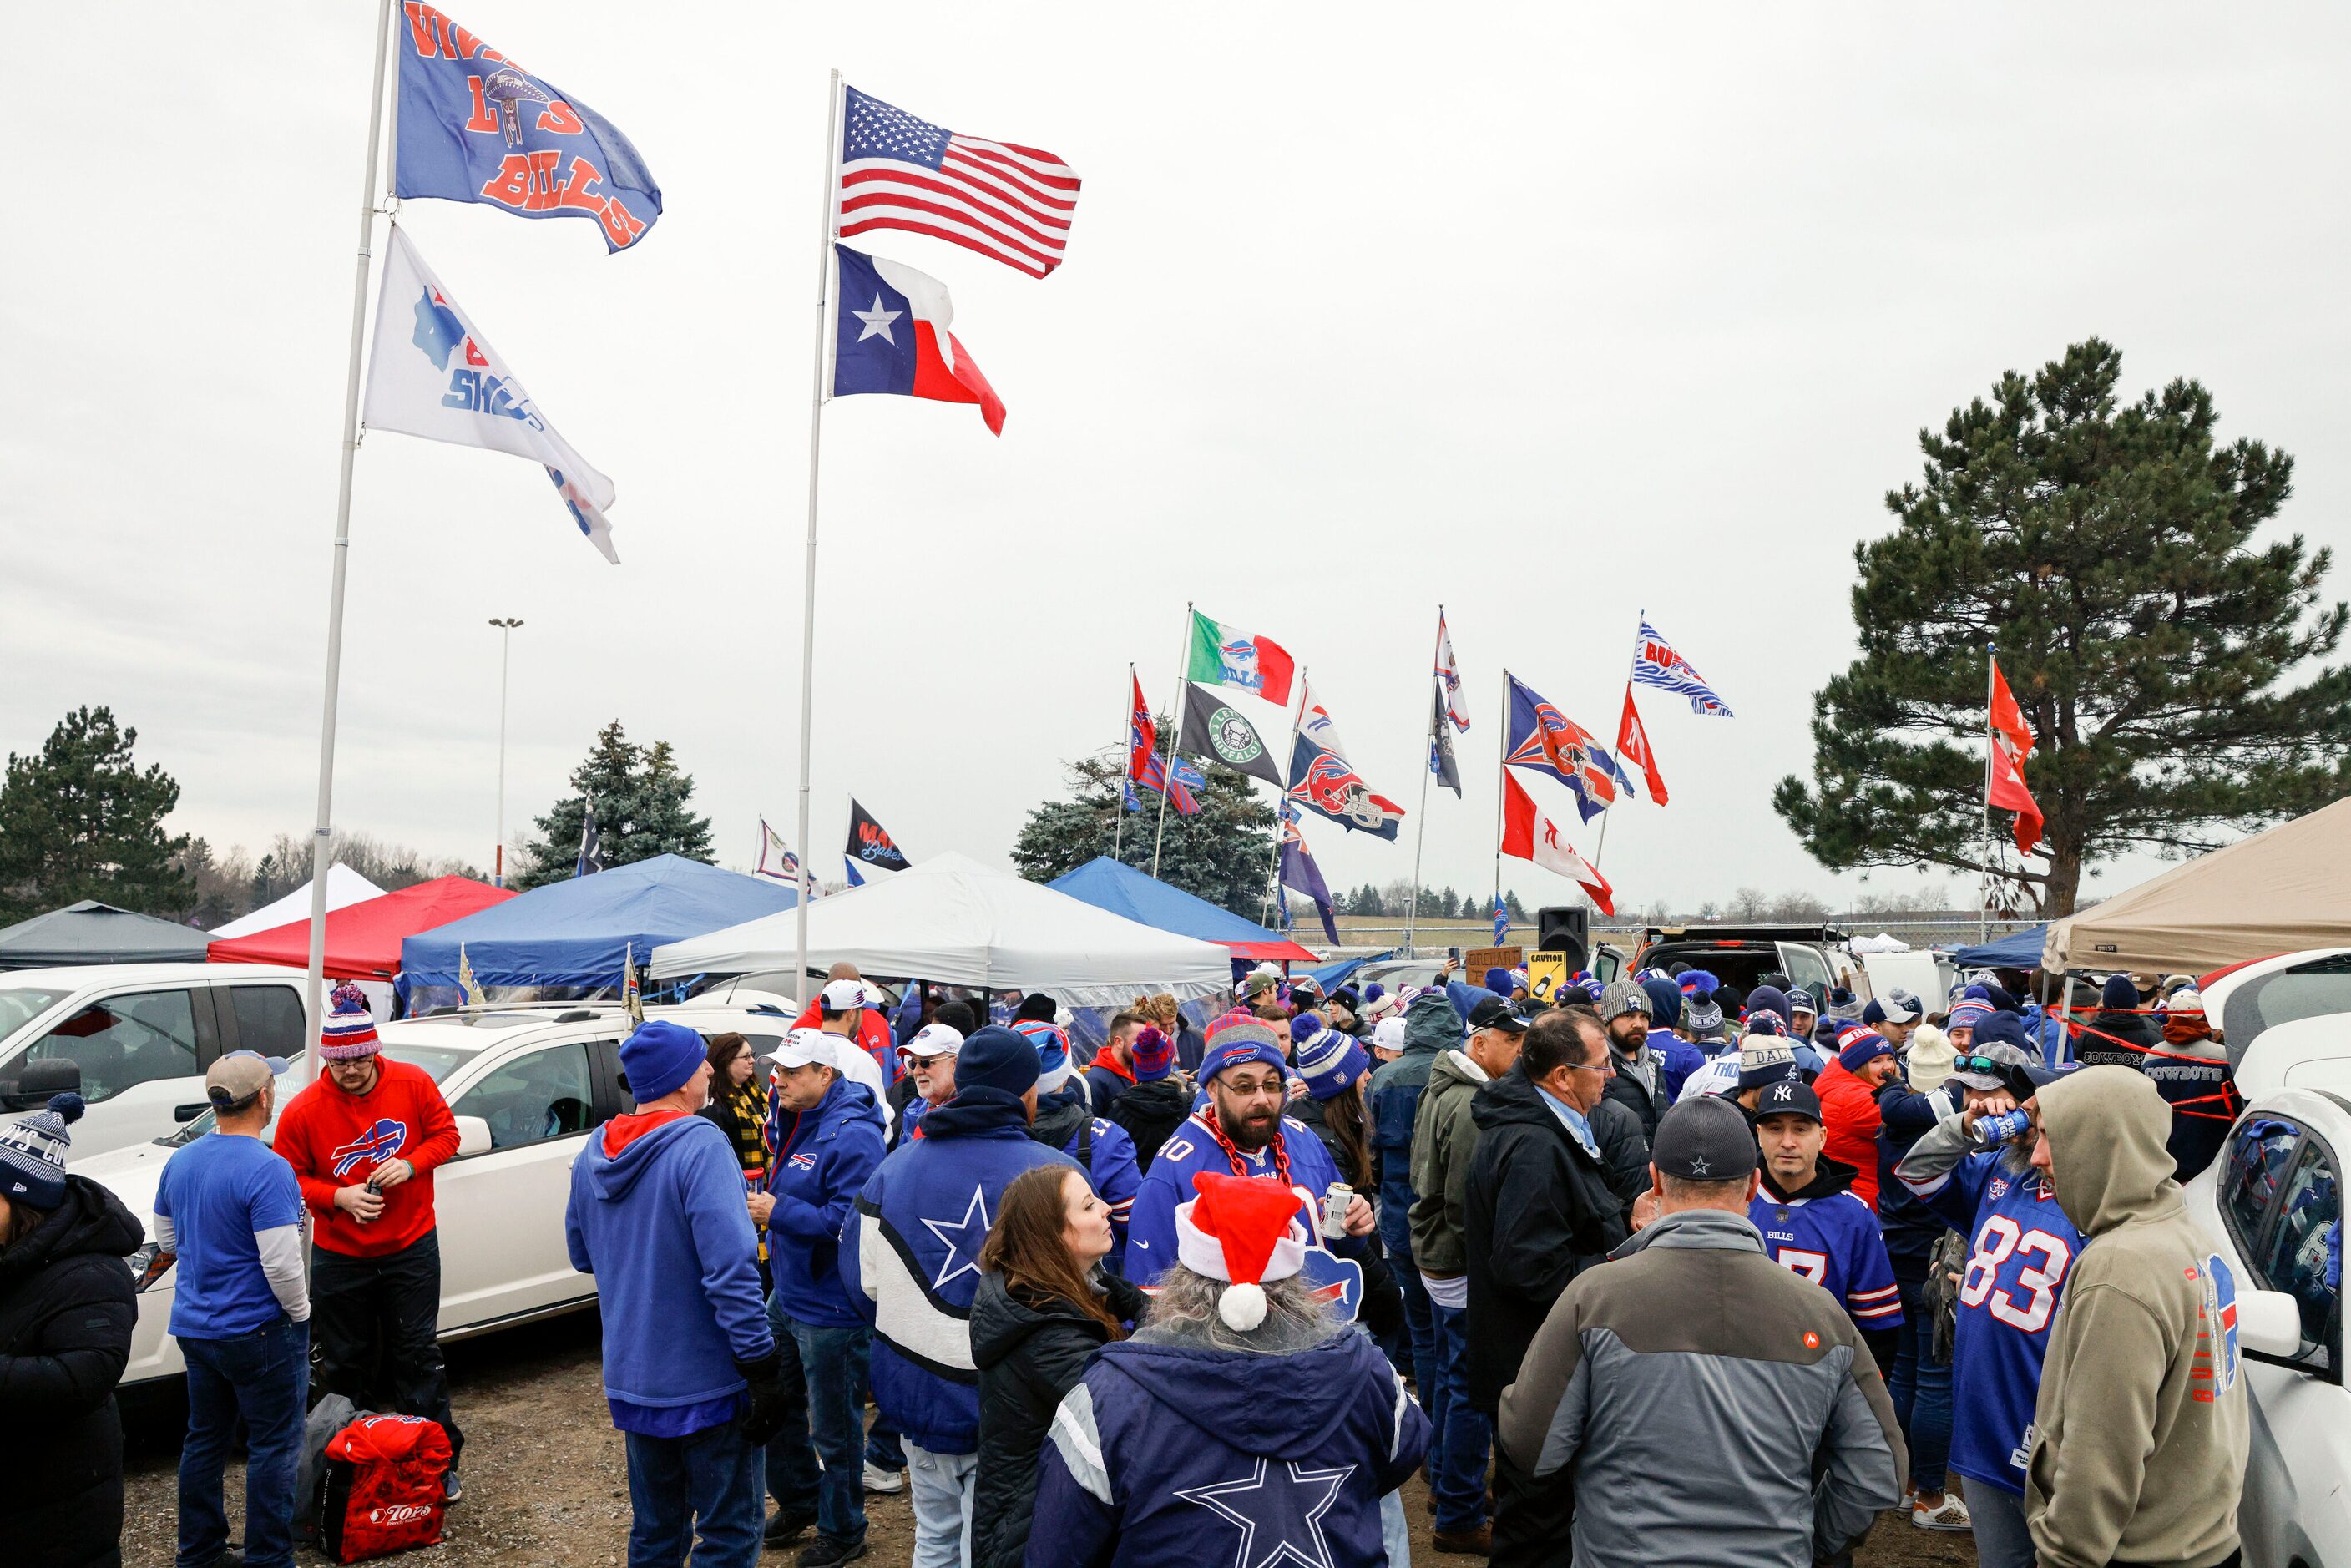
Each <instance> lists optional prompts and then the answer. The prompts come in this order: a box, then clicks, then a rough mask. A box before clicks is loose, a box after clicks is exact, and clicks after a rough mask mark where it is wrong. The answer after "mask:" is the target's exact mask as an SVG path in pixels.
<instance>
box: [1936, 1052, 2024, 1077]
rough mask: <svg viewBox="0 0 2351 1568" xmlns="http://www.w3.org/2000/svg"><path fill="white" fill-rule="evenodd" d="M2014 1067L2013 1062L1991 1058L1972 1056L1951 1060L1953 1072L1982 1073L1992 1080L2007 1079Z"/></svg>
mask: <svg viewBox="0 0 2351 1568" xmlns="http://www.w3.org/2000/svg"><path fill="white" fill-rule="evenodd" d="M2012 1065H2013V1064H2012V1063H2011V1062H2006V1061H1994V1060H1993V1059H1992V1058H1991V1057H1989V1056H1976V1055H1972V1054H1970V1055H1967V1056H1955V1057H1953V1058H1952V1059H1951V1071H1954V1072H1980V1073H1982V1074H1984V1075H1985V1076H1986V1077H1990V1078H2005V1077H2007V1076H2008V1073H2009V1069H2010V1068H2011V1066H2012Z"/></svg>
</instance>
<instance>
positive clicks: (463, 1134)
mask: <svg viewBox="0 0 2351 1568" xmlns="http://www.w3.org/2000/svg"><path fill="white" fill-rule="evenodd" d="M456 1121H457V1155H458V1157H459V1158H461V1159H462V1158H463V1157H465V1155H486V1154H488V1153H489V1152H490V1124H489V1123H488V1122H487V1121H486V1120H485V1119H483V1118H482V1117H480V1116H460V1117H458V1118H457V1119H456Z"/></svg>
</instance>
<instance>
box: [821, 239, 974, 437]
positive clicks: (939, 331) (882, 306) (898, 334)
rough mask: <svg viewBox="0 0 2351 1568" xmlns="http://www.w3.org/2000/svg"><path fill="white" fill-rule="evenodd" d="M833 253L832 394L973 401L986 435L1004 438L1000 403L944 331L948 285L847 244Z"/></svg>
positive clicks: (949, 308)
mask: <svg viewBox="0 0 2351 1568" xmlns="http://www.w3.org/2000/svg"><path fill="white" fill-rule="evenodd" d="M832 252H833V255H834V256H836V257H838V258H839V261H840V267H841V284H840V287H838V288H837V289H836V290H834V295H833V311H834V337H835V339H836V342H835V346H834V350H833V361H832V395H833V396H835V397H854V396H856V395H857V394H858V393H860V392H883V393H888V394H892V395H894V396H897V397H919V398H926V399H928V400H930V401H931V402H974V403H977V404H978V405H979V414H980V417H981V418H982V419H984V420H986V421H987V428H988V429H989V430H990V431H991V432H993V433H994V434H998V435H1001V434H1004V400H1003V399H1002V398H1000V397H998V396H997V395H996V389H995V388H994V387H992V386H989V385H988V384H987V377H986V376H984V375H982V374H981V373H980V370H979V366H978V365H977V364H976V363H974V362H973V361H972V357H971V354H970V352H969V351H968V350H966V349H965V348H964V346H963V344H962V343H961V342H960V341H958V340H956V335H955V334H954V333H953V332H950V331H949V330H947V327H948V325H949V324H950V323H951V322H953V321H954V320H955V302H954V301H953V300H951V299H949V298H947V288H946V284H944V283H941V282H940V281H939V280H938V279H937V278H935V277H929V276H928V275H926V274H925V273H920V272H916V271H915V270H914V268H913V267H906V266H904V265H902V264H900V263H898V262H894V261H885V260H883V258H882V257H880V256H867V255H866V254H865V253H864V252H863V251H858V250H852V249H850V248H849V247H848V246H845V245H836V246H833V247H832Z"/></svg>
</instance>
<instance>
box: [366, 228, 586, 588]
mask: <svg viewBox="0 0 2351 1568" xmlns="http://www.w3.org/2000/svg"><path fill="white" fill-rule="evenodd" d="M360 417H361V419H363V420H364V421H365V422H366V423H367V426H368V428H369V429H370V430H396V431H399V432H400V433H401V434H403V435H421V436H423V438H424V439H425V440H427V441H446V442H449V443H451V444H455V445H458V446H480V447H485V448H487V449H488V450H489V451H492V452H506V453H510V454H512V455H515V456H517V457H528V458H529V459H530V460H531V461H532V462H534V463H538V464H542V465H545V466H546V469H547V476H548V477H549V479H551V480H553V481H554V482H555V491H556V494H557V495H559V496H561V497H563V505H564V507H565V509H567V510H568V511H569V512H570V514H571V520H572V521H573V522H574V523H575V524H577V525H579V528H580V532H581V533H582V534H584V535H586V536H587V538H588V542H589V543H590V544H591V545H594V546H595V547H596V549H597V550H598V551H599V552H600V553H601V554H602V556H603V557H604V559H606V560H609V561H611V562H612V563H614V564H615V565H618V564H619V562H620V559H621V558H620V557H619V555H617V554H615V553H614V551H613V549H612V528H611V524H610V523H608V522H606V521H605V520H604V509H605V508H606V507H610V506H611V504H612V482H611V480H610V479H607V478H605V477H604V476H602V475H601V474H599V473H598V472H596V470H595V469H593V468H591V467H590V466H589V465H588V460H587V459H586V458H584V457H582V456H580V454H579V453H577V452H575V451H573V450H572V448H571V444H570V443H569V442H568V441H566V440H564V439H563V437H562V436H560V435H559V434H556V430H555V426H553V425H552V424H549V423H548V422H547V413H546V411H545V410H543V409H541V408H540V407H539V406H538V403H537V402H533V401H532V399H531V395H530V394H529V393H528V392H525V391H524V390H523V386H522V382H520V381H518V380H517V379H516V377H515V373H514V372H513V371H509V370H508V369H507V365H506V361H504V360H501V359H499V358H498V351H497V350H496V349H493V348H491V347H490V342H489V340H488V339H486V338H485V337H483V336H482V334H481V331H480V329H478V328H476V327H475V325H474V323H473V320H472V319H471V318H469V317H468V316H467V315H466V314H465V311H464V310H462V309H460V308H458V305H457V302H456V301H455V299H452V298H449V291H448V290H447V289H445V288H444V287H441V280H440V279H439V278H437V277H434V276H433V269H432V268H431V267H427V266H425V265H424V258H423V256H418V255H417V254H416V247H415V246H412V245H410V244H409V243H408V235H406V234H404V233H402V230H401V229H400V227H399V225H393V226H392V240H391V243H390V244H389V245H388V246H386V247H385V249H384V256H383V293H382V294H381V296H380V297H379V298H378V299H377V301H376V311H375V346H374V349H373V350H372V351H371V353H370V355H369V357H368V384H367V403H366V406H365V408H364V409H363V410H362V412H361V413H360Z"/></svg>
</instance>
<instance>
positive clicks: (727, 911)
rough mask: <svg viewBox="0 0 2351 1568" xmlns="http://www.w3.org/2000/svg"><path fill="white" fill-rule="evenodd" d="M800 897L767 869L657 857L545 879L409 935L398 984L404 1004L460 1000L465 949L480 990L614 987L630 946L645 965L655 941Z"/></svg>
mask: <svg viewBox="0 0 2351 1568" xmlns="http://www.w3.org/2000/svg"><path fill="white" fill-rule="evenodd" d="M798 899H799V892H798V890H797V889H795V888H792V887H789V886H786V885H784V884H782V883H774V882H770V881H768V880H767V879H766V878H764V877H756V876H746V875H744V874H743V873H740V872H732V871H721V870H719V869H718V868H717V867H716V866H709V865H705V864H703V863H702V862H700V861H690V860H686V859H684V857H683V856H679V855H655V856H653V858H652V859H651V860H642V861H635V862H631V863H630V864H628V865H622V866H615V867H613V868H612V869H611V870H610V871H602V872H598V873H594V874H593V875H590V876H582V877H573V878H571V879H569V880H568V881H565V882H555V883H548V884H547V885H546V886H545V887H537V888H533V889H532V890H531V891H530V892H528V893H526V894H522V895H521V896H520V897H518V898H511V899H508V900H507V902H506V903H504V904H495V905H493V906H491V907H490V908H488V909H485V910H483V911H481V912H480V913H479V914H477V915H467V916H466V917H465V919H463V920H453V921H451V922H450V923H449V924H448V925H439V926H435V927H434V929H432V930H430V931H423V932H419V933H418V934H417V935H415V936H411V937H408V938H406V939H405V940H403V941H402V943H401V945H400V978H399V981H398V982H397V985H396V987H395V988H396V989H397V990H398V991H399V993H400V998H401V1006H402V1011H404V1012H411V1013H413V1012H421V1011H423V1010H424V1009H426V1008H428V1007H436V1006H438V1007H446V1006H450V1005H453V1004H455V1003H456V1002H458V1001H460V1000H462V999H463V998H462V993H461V992H460V991H459V989H458V985H457V962H458V953H459V950H460V949H461V948H462V949H463V951H464V954H465V961H466V962H467V963H468V964H469V965H471V966H472V968H473V971H474V979H475V982H476V983H477V984H479V985H480V986H482V987H483V988H485V989H489V988H496V987H528V988H533V989H535V990H536V991H537V992H538V993H539V995H540V996H541V997H542V998H544V997H548V996H550V995H551V996H554V997H558V998H563V999H569V998H576V997H583V996H590V995H593V994H595V993H596V992H598V991H600V990H617V989H618V988H619V986H620V983H621V966H622V962H623V960H624V958H625V956H626V955H627V953H628V951H629V949H630V947H631V946H632V945H633V946H634V947H635V951H636V959H637V962H638V963H640V964H644V963H649V962H650V961H651V960H652V958H653V948H654V947H656V946H659V945H661V944H662V943H664V942H682V941H684V940H685V939H686V938H687V937H689V936H704V935H706V934H707V933H709V932H713V931H718V930H723V929H724V928H726V926H729V925H741V924H742V923H743V922H744V921H746V920H757V919H758V918H759V916H761V915H773V914H775V913H776V912H777V911H778V910H782V909H789V908H791V907H792V905H793V904H795V903H796V902H798Z"/></svg>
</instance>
